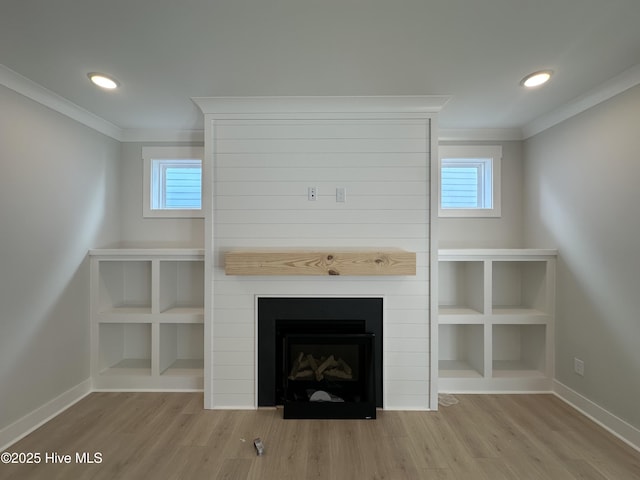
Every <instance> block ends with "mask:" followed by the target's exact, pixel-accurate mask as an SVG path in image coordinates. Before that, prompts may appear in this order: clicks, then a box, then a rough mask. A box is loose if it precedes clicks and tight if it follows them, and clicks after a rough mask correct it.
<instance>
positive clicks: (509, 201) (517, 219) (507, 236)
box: [438, 142, 524, 248]
mask: <svg viewBox="0 0 640 480" xmlns="http://www.w3.org/2000/svg"><path fill="white" fill-rule="evenodd" d="M441 145H501V146H502V163H501V169H502V179H501V187H502V216H501V217H498V218H451V217H441V218H438V242H439V245H438V247H439V248H522V247H523V246H524V238H523V228H524V226H523V220H522V216H523V197H522V188H523V184H524V183H523V182H524V177H523V168H524V164H523V156H522V142H456V143H454V142H441Z"/></svg>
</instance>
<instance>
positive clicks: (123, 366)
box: [99, 323, 151, 375]
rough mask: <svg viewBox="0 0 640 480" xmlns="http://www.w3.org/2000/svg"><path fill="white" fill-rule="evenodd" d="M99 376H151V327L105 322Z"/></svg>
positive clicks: (101, 330) (101, 331) (149, 325)
mask: <svg viewBox="0 0 640 480" xmlns="http://www.w3.org/2000/svg"><path fill="white" fill-rule="evenodd" d="M99 334H100V346H99V349H100V351H99V355H100V367H99V369H100V375H151V324H148V323H103V324H101V325H100V328H99Z"/></svg>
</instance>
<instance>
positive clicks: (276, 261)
mask: <svg viewBox="0 0 640 480" xmlns="http://www.w3.org/2000/svg"><path fill="white" fill-rule="evenodd" d="M224 263H225V265H224V271H225V274H226V275H415V274H416V254H415V252H407V251H404V250H375V251H374V250H372V251H366V250H353V251H346V250H337V251H333V250H323V251H318V250H313V251H311V250H299V251H291V250H288V251H279V250H274V251H229V252H226V253H225V258H224Z"/></svg>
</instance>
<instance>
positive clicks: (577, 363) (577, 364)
mask: <svg viewBox="0 0 640 480" xmlns="http://www.w3.org/2000/svg"><path fill="white" fill-rule="evenodd" d="M573 371H574V372H575V373H576V375H580V376H581V377H584V362H583V361H582V360H580V359H579V358H578V357H574V358H573Z"/></svg>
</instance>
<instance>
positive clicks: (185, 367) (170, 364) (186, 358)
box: [160, 323, 204, 376]
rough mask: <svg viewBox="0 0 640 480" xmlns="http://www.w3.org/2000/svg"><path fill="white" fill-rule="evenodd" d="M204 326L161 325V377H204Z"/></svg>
mask: <svg viewBox="0 0 640 480" xmlns="http://www.w3.org/2000/svg"><path fill="white" fill-rule="evenodd" d="M203 338H204V325H203V324H184V323H166V324H161V325H160V375H177V376H180V375H203V369H204V344H203Z"/></svg>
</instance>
